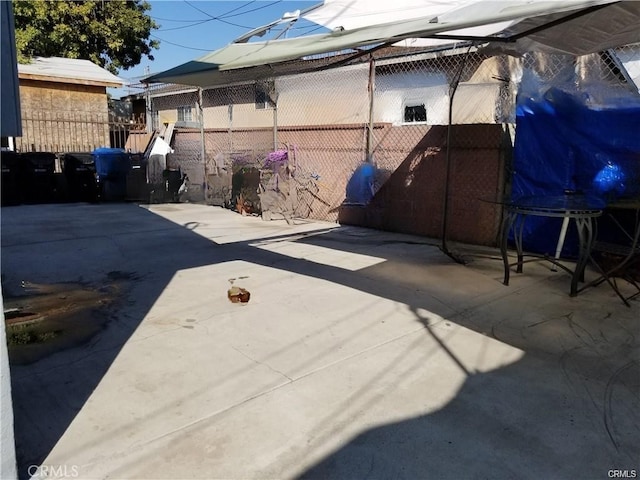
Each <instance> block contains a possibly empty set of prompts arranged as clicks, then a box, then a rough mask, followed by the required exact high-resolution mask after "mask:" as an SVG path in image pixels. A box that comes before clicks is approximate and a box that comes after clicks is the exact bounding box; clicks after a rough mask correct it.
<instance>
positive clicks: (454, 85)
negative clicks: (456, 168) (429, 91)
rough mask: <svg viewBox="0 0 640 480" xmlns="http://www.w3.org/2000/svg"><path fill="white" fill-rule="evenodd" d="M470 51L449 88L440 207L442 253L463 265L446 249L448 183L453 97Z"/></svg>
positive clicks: (449, 177) (449, 175)
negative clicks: (443, 177) (442, 189)
mask: <svg viewBox="0 0 640 480" xmlns="http://www.w3.org/2000/svg"><path fill="white" fill-rule="evenodd" d="M470 51H471V46H469V49H468V50H467V53H466V54H465V56H464V59H463V61H462V64H461V65H460V69H459V70H458V72H456V75H455V77H454V78H453V80H452V81H451V86H450V87H449V123H448V125H447V155H446V160H445V162H446V174H445V180H444V199H443V202H442V203H443V206H442V210H443V212H442V216H443V217H442V247H441V248H442V251H443V252H444V253H446V254H447V255H449V256H450V257H451V258H453V259H454V260H455V261H456V262H458V263H464V262H462V261H461V260H460V259H458V258H456V257H454V255H453V254H452V253H451V252H450V251H449V248H448V247H447V230H448V226H449V190H450V188H449V183H450V179H451V127H452V124H453V97H454V96H455V94H456V90H458V85H459V84H460V78H461V77H462V73H463V71H464V67H465V65H466V63H467V58H468V57H469V52H470Z"/></svg>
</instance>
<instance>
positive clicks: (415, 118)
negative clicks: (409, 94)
mask: <svg viewBox="0 0 640 480" xmlns="http://www.w3.org/2000/svg"><path fill="white" fill-rule="evenodd" d="M404 121H405V123H414V122H426V121H427V109H426V108H425V107H424V103H421V104H420V105H405V107H404Z"/></svg>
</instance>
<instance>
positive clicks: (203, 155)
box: [198, 87, 209, 203]
mask: <svg viewBox="0 0 640 480" xmlns="http://www.w3.org/2000/svg"><path fill="white" fill-rule="evenodd" d="M198 114H199V115H200V158H201V160H202V174H203V185H202V186H203V192H202V194H203V195H204V201H205V203H206V201H207V192H208V189H209V182H207V161H206V153H207V152H206V149H205V143H204V107H203V103H202V87H199V88H198Z"/></svg>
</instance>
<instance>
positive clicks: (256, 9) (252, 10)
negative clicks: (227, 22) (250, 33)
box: [220, 0, 282, 18]
mask: <svg viewBox="0 0 640 480" xmlns="http://www.w3.org/2000/svg"><path fill="white" fill-rule="evenodd" d="M254 1H255V0H254ZM250 3H253V2H250ZM277 3H282V0H276V1H275V2H271V3H267V4H266V5H262V6H260V7H256V8H252V9H251V10H246V11H244V12H240V13H236V14H234V15H228V14H226V13H225V14H223V15H220V17H221V18H231V17H237V16H238V15H244V14H246V13H251V12H256V11H258V10H262V9H263V8H268V7H270V6H272V5H275V4H277ZM244 6H245V7H246V6H248V4H247V5H244ZM238 8H240V7H238ZM235 10H237V9H235ZM233 11H234V10H231V12H233ZM231 12H227V13H231Z"/></svg>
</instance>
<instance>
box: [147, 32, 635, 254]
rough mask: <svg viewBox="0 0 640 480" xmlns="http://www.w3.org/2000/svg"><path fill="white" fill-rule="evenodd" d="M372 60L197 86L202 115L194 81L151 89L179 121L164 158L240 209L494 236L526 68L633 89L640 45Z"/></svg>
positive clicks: (550, 78)
mask: <svg viewBox="0 0 640 480" xmlns="http://www.w3.org/2000/svg"><path fill="white" fill-rule="evenodd" d="M372 57H373V58H371V57H370V56H366V57H361V58H360V60H358V61H357V62H358V63H356V64H351V65H346V66H345V65H344V63H343V62H338V60H340V59H342V58H343V56H341V55H337V56H336V57H335V58H336V62H337V63H339V64H340V65H341V66H338V67H336V68H330V67H327V58H326V57H324V58H321V59H318V60H305V61H304V62H305V69H306V70H307V72H306V73H301V74H291V75H286V76H280V77H276V78H269V79H261V80H258V81H247V82H246V83H242V84H237V85H229V86H225V87H219V88H210V89H205V90H203V91H202V105H201V106H202V110H201V108H200V101H199V98H198V94H197V92H196V91H195V90H194V91H192V92H191V93H189V94H184V93H182V94H173V95H163V96H161V97H160V96H154V95H153V94H152V95H151V107H150V108H151V110H152V111H153V112H154V115H156V116H157V118H159V119H160V122H161V123H167V122H175V133H174V137H173V141H172V146H173V148H174V153H173V154H170V155H169V157H168V165H169V166H170V167H171V168H179V169H181V170H182V171H184V172H186V173H187V174H188V176H189V179H190V180H191V183H192V185H196V187H197V188H196V192H197V196H199V198H193V199H194V200H200V201H205V202H207V203H209V204H214V205H224V206H227V207H230V208H233V209H235V210H237V211H239V212H241V213H244V214H260V213H264V212H269V214H268V215H266V216H265V215H263V216H264V217H265V218H281V216H284V217H285V218H287V219H290V218H296V217H298V218H312V219H318V220H326V221H332V222H333V221H339V222H342V223H353V224H362V225H367V226H371V227H376V228H382V229H386V230H394V231H402V232H407V233H416V234H419V235H425V236H429V237H440V236H441V235H442V234H443V233H445V230H444V229H443V225H444V224H445V223H446V234H447V235H449V236H450V238H452V239H455V240H459V241H469V242H473V243H478V244H487V245H492V244H495V240H496V235H497V232H498V229H499V223H500V220H501V219H500V215H501V211H500V208H499V207H498V206H497V205H496V203H495V202H497V201H500V200H501V199H502V198H503V196H504V195H506V194H508V190H509V178H510V161H511V150H512V145H513V139H514V135H515V102H516V94H517V92H518V91H519V88H520V86H521V83H522V82H523V77H524V76H525V72H528V73H527V74H529V75H533V76H535V78H536V79H537V81H538V82H540V83H542V84H544V83H546V84H551V83H554V82H555V83H559V82H565V83H566V82H569V83H570V84H572V85H575V86H576V87H580V86H586V85H589V84H598V85H601V86H604V87H606V88H614V89H626V90H629V89H633V88H635V89H636V92H637V86H636V85H634V83H633V82H632V81H631V79H630V75H629V72H628V71H627V69H626V68H625V67H624V66H623V63H626V64H629V62H630V61H635V62H636V65H637V62H638V61H640V46H638V45H633V46H626V47H621V48H619V49H615V50H611V51H607V52H601V53H598V54H592V55H586V56H582V57H574V56H570V55H560V54H557V55H556V54H542V53H535V54H533V53H532V54H527V55H525V56H524V57H520V58H516V57H510V56H506V55H502V56H486V55H484V54H483V53H482V51H479V50H477V49H476V48H474V47H469V46H464V47H463V48H455V49H449V50H443V51H436V52H433V51H430V52H429V51H424V52H420V51H416V50H415V49H412V50H410V51H408V50H407V49H403V50H399V49H396V48H387V49H382V50H380V51H378V52H376V53H375V54H373V55H372ZM314 61H317V64H318V68H317V69H316V70H315V71H314V70H313V68H309V65H310V64H311V65H313V62H314ZM308 70H311V71H310V72H309V71H308ZM173 88H174V89H175V88H177V87H173ZM371 92H372V94H371ZM181 112H182V116H180V115H181ZM186 112H189V115H187V117H188V118H187V117H185V113H186ZM270 155H271V156H273V155H275V156H278V158H279V159H280V163H278V165H277V167H274V163H273V162H271V163H270V162H269V158H270ZM366 165H372V166H374V167H375V168H374V169H372V170H371V171H368V170H367V167H366ZM274 168H276V170H274ZM369 177H370V178H369ZM274 178H276V180H274ZM367 186H369V188H370V191H367V188H368V187H367ZM265 192H271V193H269V194H268V195H267V194H266V193H265ZM273 192H276V194H278V195H280V197H281V198H280V201H279V203H278V201H276V200H274V195H275V194H273ZM278 195H275V196H276V197H277V196H278ZM267 197H268V200H267V204H265V205H263V201H264V200H265V199H266V198H267ZM272 214H273V215H272Z"/></svg>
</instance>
